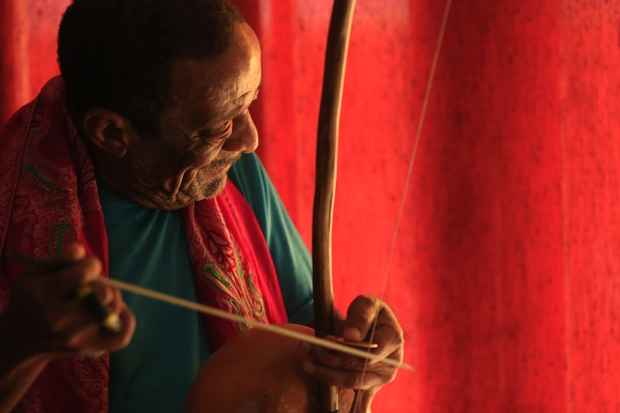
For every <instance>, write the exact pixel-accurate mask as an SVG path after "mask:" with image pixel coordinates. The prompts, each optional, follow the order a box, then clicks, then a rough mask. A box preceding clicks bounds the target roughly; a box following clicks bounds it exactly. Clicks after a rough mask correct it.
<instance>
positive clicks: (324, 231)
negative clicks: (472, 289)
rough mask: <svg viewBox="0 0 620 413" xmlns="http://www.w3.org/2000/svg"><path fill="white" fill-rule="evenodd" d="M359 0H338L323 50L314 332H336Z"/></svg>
mask: <svg viewBox="0 0 620 413" xmlns="http://www.w3.org/2000/svg"><path fill="white" fill-rule="evenodd" d="M355 3H356V0H334V5H333V9H332V16H331V21H330V27H329V35H328V39H327V48H326V54H325V70H324V75H323V92H322V96H321V107H320V112H319V125H318V137H317V149H316V181H315V193H314V213H313V220H312V261H313V285H314V320H315V328H316V334H317V335H318V336H319V337H324V336H327V335H330V334H333V333H334V327H335V326H334V322H335V317H334V294H333V286H332V242H331V238H332V237H331V234H332V215H333V210H334V197H335V192H336V175H337V174H336V172H337V160H338V132H339V126H340V110H341V106H342V105H341V103H342V91H343V84H344V76H345V72H346V61H347V51H348V46H349V38H350V34H351V25H352V22H353V12H354V10H355ZM319 399H320V403H321V410H322V412H330V413H331V412H337V411H338V410H339V408H338V389H336V388H334V387H333V386H332V387H328V386H324V387H323V388H321V389H320V390H319Z"/></svg>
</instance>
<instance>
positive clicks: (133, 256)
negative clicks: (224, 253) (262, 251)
mask: <svg viewBox="0 0 620 413" xmlns="http://www.w3.org/2000/svg"><path fill="white" fill-rule="evenodd" d="M229 177H230V178H231V179H232V180H233V182H235V184H236V185H237V187H238V188H239V190H240V191H241V193H242V194H243V195H244V197H245V198H246V200H247V201H248V203H249V204H250V206H251V207H252V209H253V211H254V213H255V215H256V217H257V218H258V221H259V223H260V226H261V229H262V230H263V234H264V235H265V239H266V241H267V244H268V246H269V250H270V252H271V256H272V258H273V261H274V264H275V267H276V271H277V273H278V277H279V281H280V286H281V289H282V294H283V297H284V303H285V306H286V309H287V313H288V316H289V321H290V322H294V323H299V324H310V323H311V320H312V317H313V313H312V278H311V264H310V258H309V255H308V252H307V249H306V247H305V245H304V243H303V241H302V240H301V238H300V236H299V234H298V232H297V230H296V229H295V227H294V225H293V223H292V222H291V220H290V218H289V216H288V214H287V213H286V210H285V209H284V206H283V205H282V203H281V201H280V199H279V197H278V195H277V193H276V191H275V189H274V187H273V185H272V183H271V181H270V180H269V177H268V176H267V174H266V172H265V170H264V168H263V166H262V165H261V163H260V161H259V160H258V158H257V157H256V155H254V154H250V155H244V156H243V157H242V158H241V159H240V160H239V161H238V162H237V163H236V164H235V166H234V167H233V168H232V169H231V172H230V173H229ZM100 197H101V203H102V206H103V211H104V215H105V224H106V228H107V231H108V238H109V244H110V245H109V248H110V274H111V275H112V277H114V278H117V279H120V280H124V281H128V282H132V283H136V284H140V285H142V286H144V287H147V288H152V289H154V290H157V291H162V292H165V293H168V294H172V295H176V296H180V297H183V298H186V299H188V300H193V301H195V299H196V297H195V291H194V275H193V273H192V269H191V263H190V259H189V255H188V249H187V243H186V239H185V233H184V224H183V219H182V216H181V214H180V212H178V211H172V212H170V211H159V210H153V209H147V208H143V207H141V206H139V205H137V204H135V203H133V202H131V201H128V200H126V199H123V198H121V197H119V196H117V195H116V194H114V193H112V192H110V191H109V190H106V188H100ZM123 297H124V299H125V301H126V302H127V304H128V305H129V307H130V308H131V309H132V311H133V312H134V314H135V315H136V318H137V320H138V324H137V327H136V332H135V334H134V337H133V340H132V342H131V343H130V345H129V346H128V347H127V348H126V349H124V350H121V351H118V352H115V353H113V354H112V355H111V359H110V365H111V377H110V412H111V413H124V412H141V411H148V412H151V413H157V412H165V413H172V412H181V411H182V410H183V404H184V401H185V397H186V395H187V391H188V390H189V387H190V386H191V383H192V382H193V380H194V378H195V377H196V374H197V372H198V370H199V368H200V364H201V362H202V361H204V360H206V359H207V358H208V356H209V344H208V343H207V342H206V340H205V338H204V337H203V335H202V334H201V331H200V328H201V327H200V322H199V317H198V315H197V314H196V313H194V312H190V311H186V310H183V309H180V308H175V307H172V306H170V305H168V304H164V303H160V302H156V301H152V300H149V299H145V298H141V297H138V296H134V295H132V294H124V296H123Z"/></svg>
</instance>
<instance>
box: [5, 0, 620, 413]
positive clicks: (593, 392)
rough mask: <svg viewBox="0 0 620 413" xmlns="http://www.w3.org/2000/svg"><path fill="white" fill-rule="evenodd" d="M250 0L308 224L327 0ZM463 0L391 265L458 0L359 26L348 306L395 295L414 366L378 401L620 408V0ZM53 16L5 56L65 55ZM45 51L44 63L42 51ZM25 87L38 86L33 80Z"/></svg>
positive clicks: (344, 136)
mask: <svg viewBox="0 0 620 413" xmlns="http://www.w3.org/2000/svg"><path fill="white" fill-rule="evenodd" d="M24 3H27V4H28V5H29V6H30V8H31V9H35V8H36V7H33V5H37V4H42V3H46V4H49V5H52V6H53V7H61V4H62V3H64V4H67V3H69V1H67V0H54V1H50V0H23V1H22V0H8V2H5V3H4V4H14V5H22V4H24ZM236 3H238V4H239V5H240V6H241V7H242V9H243V11H244V13H245V14H246V16H248V17H249V18H250V21H251V23H252V24H253V26H254V27H255V28H256V29H257V31H258V34H259V37H260V40H261V43H262V46H263V59H264V71H263V75H264V76H263V86H262V88H261V98H260V99H259V101H258V102H257V104H258V105H257V106H255V107H253V114H254V117H255V120H256V121H257V123H258V125H259V130H260V131H261V134H262V136H263V137H264V139H263V141H262V144H261V151H262V152H261V158H262V159H263V161H264V162H265V164H266V167H267V169H268V171H269V174H270V176H271V177H272V179H273V180H274V182H275V184H276V186H277V188H278V190H279V191H280V193H281V195H282V198H283V200H284V203H285V204H286V206H287V208H288V210H289V212H290V213H291V215H292V217H293V220H294V221H295V222H296V224H297V226H298V227H299V229H300V231H301V233H302V235H303V236H304V238H305V239H306V240H309V239H310V222H311V218H310V217H311V214H312V213H311V202H310V200H311V197H312V186H313V173H312V171H313V162H314V158H313V155H314V137H315V136H316V122H317V119H318V106H319V99H320V85H321V79H320V77H321V75H320V74H321V71H322V65H323V59H324V56H323V52H324V46H325V40H326V33H327V27H328V19H329V13H330V7H331V0H313V1H305V0H260V1H256V0H236ZM0 4H2V3H0ZM452 4H453V7H452V12H451V14H450V17H449V20H448V25H447V32H446V37H445V42H444V45H443V48H442V51H441V55H440V59H439V65H438V68H437V75H436V77H435V81H434V87H433V91H432V93H431V96H430V101H429V107H428V112H427V115H428V116H427V118H426V125H425V127H424V129H423V130H422V137H421V141H420V146H419V148H418V153H417V162H416V165H415V168H414V173H413V180H412V183H411V189H410V193H409V194H408V195H406V200H407V203H406V204H405V213H404V217H403V221H402V223H401V226H400V234H401V235H400V237H399V239H398V242H397V244H398V247H397V248H396V251H395V253H394V254H393V255H392V261H391V264H390V265H389V267H388V268H387V270H386V265H387V264H386V262H387V258H388V257H387V256H388V251H387V250H388V247H387V246H388V245H390V239H391V237H392V234H393V232H394V226H395V218H394V217H395V215H396V213H397V211H398V208H399V202H400V199H401V197H402V196H403V195H402V192H403V181H404V176H405V174H406V169H407V162H408V157H409V156H410V154H411V150H412V146H413V141H414V137H415V134H416V130H417V126H418V121H419V119H420V113H421V108H422V103H423V98H424V94H425V88H426V84H427V81H428V78H429V72H430V67H431V61H432V58H433V54H434V52H435V49H436V44H437V43H436V42H437V35H438V33H439V27H440V24H441V19H442V13H443V12H444V7H445V5H446V1H445V0H390V1H385V0H360V1H358V10H357V12H356V15H355V21H354V25H353V32H352V39H351V41H352V43H351V47H350V60H349V64H348V74H347V80H346V87H345V96H344V108H343V119H342V123H341V125H342V133H341V146H340V159H341V160H340V162H339V166H340V171H339V181H338V191H339V192H338V194H337V198H336V210H335V221H334V232H335V243H334V260H335V293H336V298H337V299H338V302H339V304H340V306H341V307H342V306H344V305H346V304H347V303H348V302H349V301H350V299H351V298H352V297H353V296H354V295H356V294H358V293H360V292H364V293H366V292H368V293H375V294H378V295H380V296H383V297H385V299H386V300H387V301H388V302H389V303H390V304H391V305H392V307H393V308H394V310H395V311H396V313H397V314H398V315H399V319H400V321H401V323H402V324H403V327H404V329H405V334H406V339H407V342H406V354H407V359H408V361H409V362H410V363H412V364H413V365H415V366H416V370H417V372H416V373H415V374H406V373H402V374H400V375H399V377H398V378H397V380H396V381H395V382H394V383H393V384H391V385H390V386H387V387H386V388H385V390H383V391H382V392H381V393H380V394H379V396H378V399H377V402H376V403H375V406H374V411H375V412H377V413H391V412H433V413H434V412H441V413H443V412H458V413H463V412H464V413H467V412H476V413H497V412H502V413H503V412H510V413H532V412H535V413H572V412H579V413H599V412H614V411H616V410H617V398H618V397H617V389H618V388H619V386H620V358H618V357H616V354H618V353H619V352H620V340H619V337H620V328H618V320H619V319H620V314H619V309H620V286H619V277H618V275H619V272H620V259H619V258H618V257H620V253H619V249H620V245H619V244H618V240H619V239H620V208H618V203H619V201H620V138H619V136H618V133H619V132H618V131H620V124H619V122H620V116H618V113H620V77H619V76H618V70H617V68H618V67H620V53H619V52H620V49H619V46H618V39H619V34H618V29H619V26H620V23H619V22H620V2H619V1H617V0H520V1H514V0H494V1H489V0H468V1H453V3H452ZM23 7H26V6H23ZM50 10H51V9H45V11H46V13H49V11H50ZM52 14H53V13H52ZM25 15H26V18H25V20H26V21H29V20H32V21H34V20H35V17H34V15H33V16H32V17H30V18H29V17H28V15H27V14H25ZM57 18H58V16H57V15H53V16H52V15H44V18H41V17H36V19H37V20H36V21H37V25H32V26H31V28H30V29H29V32H30V33H31V34H32V35H33V36H34V37H32V38H31V40H32V42H30V43H28V45H26V46H23V47H22V46H15V45H17V44H19V43H18V42H15V41H10V42H6V43H5V44H4V45H6V47H5V48H4V49H0V55H10V56H17V57H15V60H14V62H15V63H14V64H15V65H17V66H14V67H15V68H16V69H21V67H22V66H28V67H30V68H31V70H32V71H33V72H38V71H39V70H40V71H45V70H50V72H46V76H48V75H49V74H50V73H51V70H52V69H49V66H50V65H51V63H53V61H54V50H53V47H51V48H49V47H45V46H44V41H43V40H42V39H43V36H42V35H41V34H40V33H47V35H48V38H53V37H54V32H53V30H51V29H50V30H49V31H48V32H46V27H48V25H51V24H50V22H52V21H54V20H55V19H57ZM21 21H22V20H18V19H13V20H10V21H9V22H7V24H5V25H3V24H0V31H2V30H9V29H22V30H25V27H26V25H24V24H22V23H16V22H21ZM27 31H28V30H27ZM24 50H25V52H24ZM28 51H30V53H28ZM21 55H24V57H23V58H19V56H21ZM45 56H47V57H48V60H47V66H46V67H44V66H43V65H36V64H29V62H30V61H31V60H32V59H39V58H41V59H42V58H43V57H45ZM0 58H1V57H0ZM4 61H5V62H6V61H7V60H6V59H5V60H4ZM38 69H39V70H38ZM0 70H2V68H1V67H0ZM19 74H20V75H21V76H26V74H24V73H23V72H21V71H20V72H19ZM37 76H38V74H37ZM37 76H35V73H31V74H30V75H29V77H30V79H31V80H30V81H31V83H32V86H31V87H32V88H33V90H29V93H30V95H29V96H32V95H33V94H34V93H36V90H37V88H38V87H40V86H41V84H42V83H40V82H39V83H38V84H37V81H36V79H37ZM20 79H21V77H20ZM9 85H10V87H14V88H16V89H18V91H19V92H21V90H22V89H21V85H22V82H14V83H10V84H9ZM3 90H6V88H0V93H2V91H3ZM22 102H24V101H23V100H22ZM386 271H388V272H389V277H390V281H389V283H388V287H389V288H387V292H386V288H385V286H384V282H385V277H386Z"/></svg>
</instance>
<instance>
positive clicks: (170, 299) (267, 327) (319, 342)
mask: <svg viewBox="0 0 620 413" xmlns="http://www.w3.org/2000/svg"><path fill="white" fill-rule="evenodd" d="M99 281H100V282H101V283H102V284H105V285H108V286H110V287H114V288H118V289H119V290H123V291H128V292H130V293H133V294H137V295H141V296H144V297H148V298H151V299H153V300H157V301H163V302H165V303H168V304H172V305H175V306H177V307H183V308H187V309H189V310H194V311H198V312H200V313H203V314H207V315H210V316H213V317H218V318H223V319H225V320H230V321H235V322H238V323H245V324H246V325H248V326H249V327H250V328H257V329H260V330H264V331H269V332H271V333H274V334H278V335H280V336H285V337H288V338H292V339H294V340H299V341H303V342H306V343H310V344H314V345H315V346H319V347H324V348H327V349H329V350H334V351H338V352H341V353H346V354H350V355H352V356H357V357H360V358H363V359H367V360H370V362H371V363H376V362H380V363H384V364H387V365H389V366H392V367H396V368H399V369H404V370H410V371H414V369H413V367H411V366H410V365H409V364H406V363H402V362H399V361H396V360H392V359H382V360H380V359H379V357H377V356H375V355H373V354H371V353H367V352H365V351H361V350H358V349H354V348H350V347H347V346H346V345H343V344H339V343H335V342H333V341H329V340H325V339H321V338H318V337H315V336H311V335H309V334H304V333H299V332H297V331H292V330H288V329H286V328H284V327H280V326H277V325H272V324H265V323H261V322H259V321H255V320H250V319H247V318H245V317H242V316H239V315H236V314H231V313H229V312H226V311H224V310H220V309H218V308H214V307H210V306H208V305H204V304H198V303H194V302H192V301H188V300H184V299H182V298H178V297H175V296H172V295H168V294H164V293H160V292H158V291H153V290H149V289H148V288H144V287H140V286H138V285H134V284H129V283H126V282H122V281H118V280H112V279H108V278H101V279H100V280H99Z"/></svg>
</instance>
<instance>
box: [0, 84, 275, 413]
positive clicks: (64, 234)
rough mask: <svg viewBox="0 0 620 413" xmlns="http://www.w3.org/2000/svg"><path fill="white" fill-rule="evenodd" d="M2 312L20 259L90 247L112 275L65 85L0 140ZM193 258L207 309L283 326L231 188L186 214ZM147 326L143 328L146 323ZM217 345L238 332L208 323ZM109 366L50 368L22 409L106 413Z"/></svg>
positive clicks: (255, 238)
mask: <svg viewBox="0 0 620 413" xmlns="http://www.w3.org/2000/svg"><path fill="white" fill-rule="evenodd" d="M0 142H1V143H2V151H0V248H2V256H3V265H2V272H1V273H0V312H1V311H3V310H4V308H5V307H6V305H7V302H8V300H9V298H10V286H11V283H12V282H13V281H14V279H15V277H18V276H19V275H20V272H21V270H20V268H19V265H18V264H17V263H16V262H13V261H12V260H11V259H10V257H11V256H14V255H15V254H21V255H23V256H31V257H37V258H49V257H53V256H57V255H58V253H59V252H60V251H62V250H63V248H64V246H66V245H67V243H69V242H72V241H79V242H81V243H83V244H84V245H85V246H86V248H87V250H88V253H89V254H92V255H94V256H97V257H99V258H100V259H101V260H102V262H103V266H104V273H105V274H107V271H108V263H109V257H108V238H107V233H106V227H105V223H104V219H103V212H102V208H101V204H100V202H99V195H98V191H97V183H96V180H95V170H94V166H93V163H92V161H91V159H90V157H89V155H88V152H87V150H86V147H85V145H84V144H83V142H82V141H81V139H80V137H79V136H78V134H77V132H76V130H75V128H74V126H73V124H72V122H71V121H70V119H69V116H68V115H67V113H66V110H65V105H64V87H63V82H62V80H61V79H60V78H55V79H52V80H51V81H50V82H48V84H47V85H46V86H45V87H44V88H43V90H42V91H41V93H40V95H39V96H38V97H37V98H36V99H35V100H34V101H33V102H32V103H30V104H28V105H27V106H25V107H24V108H22V109H21V110H20V111H19V112H17V114H15V115H14V116H13V118H12V119H11V120H10V121H9V122H8V124H7V126H6V128H5V129H4V130H3V131H2V134H1V135H0ZM184 212H185V214H184V215H185V223H186V233H187V238H188V244H189V254H190V257H191V261H192V264H193V269H194V274H195V277H196V290H197V295H198V297H199V299H200V300H201V302H203V303H206V304H211V305H214V306H217V307H219V308H221V309H224V310H227V311H230V312H234V313H236V314H241V315H244V316H246V317H250V318H253V319H255V320H260V321H267V322H270V323H278V324H281V323H285V322H286V321H287V319H286V310H285V307H284V302H283V299H282V294H281V292H280V286H279V282H278V278H277V275H276V272H275V268H274V265H273V262H272V260H271V256H270V254H269V249H268V246H267V243H266V242H265V239H264V237H263V234H262V231H261V229H260V227H259V225H258V222H257V220H256V217H255V216H254V213H253V211H252V209H251V208H250V206H249V205H248V204H247V203H246V201H245V199H244V198H243V196H242V195H241V194H240V193H239V191H238V190H237V188H236V187H235V186H234V185H233V184H232V183H231V182H230V181H229V183H228V184H227V185H226V187H225V189H224V190H223V192H222V193H221V194H220V195H218V196H217V197H215V198H213V199H208V200H204V201H201V202H198V203H196V204H195V205H192V206H191V207H188V208H186V209H185V211H184ZM138 322H140V320H138ZM205 324H206V328H207V334H208V338H209V341H210V345H211V346H213V347H214V348H217V347H219V346H220V345H222V344H223V343H225V342H226V340H228V339H229V338H231V337H232V336H234V335H235V334H236V333H237V332H238V331H239V330H240V327H239V325H236V324H233V323H230V322H227V321H221V320H216V319H213V318H210V317H205ZM108 378H109V357H108V356H107V355H106V356H104V357H101V358H98V359H91V358H78V357H75V358H68V359H64V360H61V361H56V362H53V363H51V364H50V365H49V366H48V367H47V368H46V369H45V371H44V372H43V373H42V374H41V376H40V377H39V379H38V380H37V382H36V383H35V384H34V385H33V387H32V388H31V389H30V391H29V392H28V395H27V396H26V398H25V399H24V400H23V401H22V402H21V404H20V409H18V410H19V411H23V412H27V413H38V412H46V413H54V412H67V411H71V412H77V413H106V412H107V411H108Z"/></svg>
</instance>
